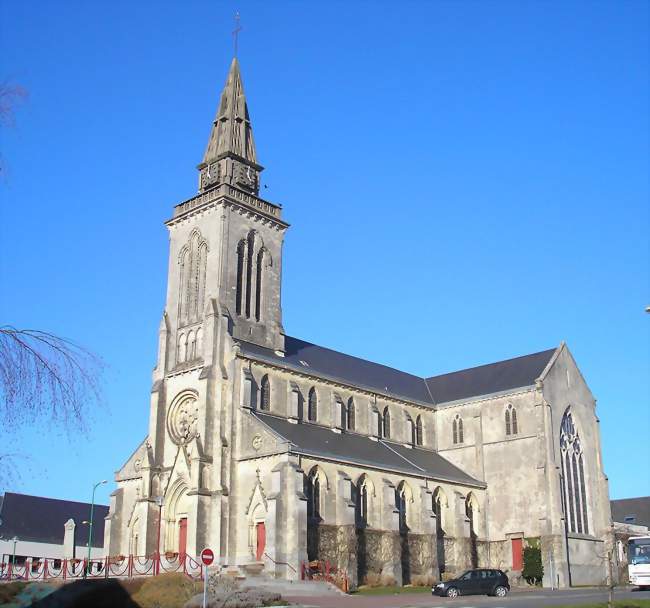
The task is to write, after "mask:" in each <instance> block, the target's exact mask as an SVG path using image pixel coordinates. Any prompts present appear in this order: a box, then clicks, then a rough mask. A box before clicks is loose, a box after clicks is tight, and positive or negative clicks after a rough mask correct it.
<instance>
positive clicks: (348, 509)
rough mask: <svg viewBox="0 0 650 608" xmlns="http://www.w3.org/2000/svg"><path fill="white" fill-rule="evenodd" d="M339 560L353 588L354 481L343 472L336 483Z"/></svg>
mask: <svg viewBox="0 0 650 608" xmlns="http://www.w3.org/2000/svg"><path fill="white" fill-rule="evenodd" d="M336 525H337V528H338V531H337V560H336V564H335V565H336V568H337V569H338V570H339V572H345V573H346V575H347V578H348V581H349V583H350V586H351V588H356V586H357V584H358V581H357V574H358V569H357V536H356V529H355V504H354V499H353V488H352V479H350V477H349V476H348V475H347V473H344V472H343V471H338V472H337V483H336Z"/></svg>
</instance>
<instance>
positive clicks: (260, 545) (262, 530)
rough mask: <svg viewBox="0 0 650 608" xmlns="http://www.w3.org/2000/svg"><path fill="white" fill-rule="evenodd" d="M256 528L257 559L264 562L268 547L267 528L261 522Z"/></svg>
mask: <svg viewBox="0 0 650 608" xmlns="http://www.w3.org/2000/svg"><path fill="white" fill-rule="evenodd" d="M255 528H256V530H257V552H256V553H255V559H256V560H257V561H258V562H259V561H261V560H262V556H263V555H264V549H265V547H266V527H265V526H264V522H263V521H261V522H259V523H258V524H257V525H256V526H255Z"/></svg>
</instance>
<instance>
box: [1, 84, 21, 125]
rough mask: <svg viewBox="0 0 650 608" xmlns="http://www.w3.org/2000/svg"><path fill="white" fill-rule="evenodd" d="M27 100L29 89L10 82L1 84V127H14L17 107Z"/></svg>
mask: <svg viewBox="0 0 650 608" xmlns="http://www.w3.org/2000/svg"><path fill="white" fill-rule="evenodd" d="M26 99H27V89H25V88H24V87H21V86H20V85H19V84H11V83H10V82H9V81H6V80H5V81H4V82H0V126H3V127H13V126H14V124H15V120H14V111H15V108H16V106H17V105H18V104H19V103H20V102H23V101H25V100H26Z"/></svg>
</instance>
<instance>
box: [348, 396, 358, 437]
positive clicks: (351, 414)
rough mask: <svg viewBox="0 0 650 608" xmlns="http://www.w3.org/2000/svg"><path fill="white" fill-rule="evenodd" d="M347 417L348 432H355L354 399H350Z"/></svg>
mask: <svg viewBox="0 0 650 608" xmlns="http://www.w3.org/2000/svg"><path fill="white" fill-rule="evenodd" d="M346 417H347V421H346V422H347V427H346V428H347V430H348V431H354V429H355V426H356V417H357V416H356V408H355V407H354V399H353V398H352V397H350V398H349V399H348V406H347V411H346Z"/></svg>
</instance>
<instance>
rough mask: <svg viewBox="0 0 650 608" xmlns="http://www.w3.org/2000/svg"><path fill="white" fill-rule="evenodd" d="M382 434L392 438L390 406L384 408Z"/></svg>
mask: <svg viewBox="0 0 650 608" xmlns="http://www.w3.org/2000/svg"><path fill="white" fill-rule="evenodd" d="M382 427H383V428H382V436H383V437H384V438H385V439H390V410H389V409H388V406H386V407H385V408H384V415H383V416H382Z"/></svg>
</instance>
